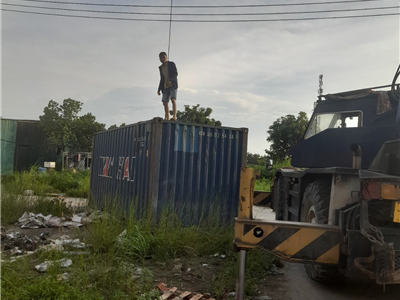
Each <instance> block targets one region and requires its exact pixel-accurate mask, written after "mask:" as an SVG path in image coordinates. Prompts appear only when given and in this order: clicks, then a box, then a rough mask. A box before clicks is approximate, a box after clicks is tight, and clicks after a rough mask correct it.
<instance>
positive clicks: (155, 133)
mask: <svg viewBox="0 0 400 300" xmlns="http://www.w3.org/2000/svg"><path fill="white" fill-rule="evenodd" d="M247 134H248V131H247V129H244V128H242V129H237V128H226V127H212V126H200V125H193V124H184V123H179V122H163V121H162V119H160V118H156V119H153V120H151V121H148V122H143V123H138V124H133V125H129V126H126V127H123V128H119V129H114V130H111V131H105V132H101V133H98V134H95V136H94V146H93V162H94V163H93V168H92V173H91V197H92V198H93V199H95V200H96V201H97V203H98V204H100V206H104V205H105V203H106V202H107V201H110V200H111V199H114V198H115V199H118V201H119V202H120V203H123V204H124V205H125V207H129V205H130V203H132V201H134V200H136V202H137V204H139V208H138V209H139V210H141V211H143V210H145V211H148V212H150V211H151V212H152V214H153V216H160V214H161V213H162V211H163V210H164V209H165V208H166V207H167V206H168V207H171V208H173V209H174V210H175V211H176V212H177V213H178V215H179V216H180V217H181V218H182V219H185V218H186V219H187V220H190V222H191V223H198V222H199V221H200V220H201V218H200V217H201V215H203V216H207V215H208V214H210V213H212V212H213V211H215V210H214V209H215V207H218V208H220V209H221V211H220V216H221V218H220V219H221V220H222V221H224V222H228V221H233V218H234V216H235V215H236V211H237V203H238V198H239V183H240V168H241V167H242V166H245V164H246V154H247ZM128 179H129V180H128Z"/></svg>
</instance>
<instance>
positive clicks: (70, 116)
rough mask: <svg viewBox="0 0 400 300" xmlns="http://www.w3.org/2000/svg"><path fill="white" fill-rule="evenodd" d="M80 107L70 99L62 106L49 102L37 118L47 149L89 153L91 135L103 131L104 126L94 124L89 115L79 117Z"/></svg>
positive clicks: (92, 118)
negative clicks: (55, 148) (67, 149)
mask: <svg viewBox="0 0 400 300" xmlns="http://www.w3.org/2000/svg"><path fill="white" fill-rule="evenodd" d="M82 105H83V103H82V102H79V101H76V100H73V99H70V98H68V99H65V100H64V101H63V103H62V104H59V103H57V102H56V101H53V100H50V101H49V104H48V105H47V106H46V107H45V108H44V110H43V113H44V114H43V115H42V116H40V117H39V119H40V126H41V128H42V130H43V132H44V134H45V136H46V143H47V145H48V146H49V147H57V148H58V149H59V150H61V151H65V149H66V148H67V147H68V148H69V149H70V150H73V151H90V148H91V146H92V136H93V134H94V133H95V132H97V131H101V130H104V129H105V125H104V124H101V123H98V122H96V118H95V117H94V116H93V115H92V114H91V113H88V114H86V115H84V116H81V117H79V116H78V113H79V112H80V111H81V109H82Z"/></svg>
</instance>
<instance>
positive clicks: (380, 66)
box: [2, 0, 399, 153]
mask: <svg viewBox="0 0 400 300" xmlns="http://www.w3.org/2000/svg"><path fill="white" fill-rule="evenodd" d="M121 3H123V2H121ZM157 3H159V4H165V1H158V2H157ZM243 3H247V2H244V1H239V0H235V1H231V2H230V3H229V4H230V5H234V4H243ZM288 3H289V2H288ZM385 3H386V4H387V5H388V6H390V5H398V1H385ZM154 4H156V3H154ZM201 4H202V5H207V4H209V5H217V4H221V5H222V4H226V3H225V2H221V1H202V2H201ZM360 5H361V4H346V6H344V5H343V6H342V8H346V7H359V6H360ZM371 5H375V4H371ZM376 5H378V3H377V4H376ZM324 8H326V9H328V8H329V6H328V5H327V6H325V5H321V6H320V7H319V9H324ZM290 9H291V10H294V8H290ZM310 9H311V8H310ZM184 11H186V12H191V10H190V9H186V10H184ZM269 11H278V9H277V8H275V9H274V10H273V9H272V8H271V9H269ZM2 19H3V20H2V21H3V22H2V75H3V76H2V81H3V85H2V114H3V116H4V117H10V118H27V119H37V118H38V116H39V115H40V114H42V112H43V108H44V107H45V106H46V105H47V103H48V101H49V100H50V99H53V100H55V101H59V102H61V101H62V100H63V99H65V98H69V97H70V98H73V99H76V100H79V101H82V102H84V103H85V104H84V106H83V107H84V108H83V110H84V112H86V111H91V112H92V113H93V114H94V115H95V116H96V117H97V119H98V120H99V121H100V122H103V123H107V124H108V125H112V124H120V123H122V122H125V123H134V122H138V121H142V120H148V119H151V118H153V117H155V116H163V107H162V104H161V99H160V97H159V96H157V94H156V92H157V87H158V81H159V71H158V66H159V64H160V62H159V60H158V53H159V52H160V51H167V48H168V26H167V25H168V23H159V22H129V21H111V20H109V21H107V20H89V19H72V18H61V17H51V16H37V15H27V14H18V13H11V12H3V13H2ZM170 59H171V60H172V61H174V62H175V63H176V64H177V67H178V72H179V86H180V88H179V91H178V109H183V105H185V104H187V105H196V104H198V103H199V104H200V105H201V106H208V107H211V108H213V110H214V112H213V116H214V118H216V119H220V120H221V121H222V123H223V124H224V125H225V124H226V125H227V126H233V127H248V128H249V129H250V137H249V151H252V152H259V153H261V152H262V151H263V149H265V148H266V147H267V144H266V142H265V138H266V134H265V131H266V130H267V129H268V126H270V125H271V124H272V122H273V121H274V120H276V119H277V118H279V117H281V116H283V115H286V114H295V115H296V114H297V113H298V112H299V111H306V112H307V113H308V114H310V113H311V109H312V105H313V101H315V99H316V96H317V89H318V75H319V74H324V92H326V93H332V92H339V91H344V90H351V89H357V88H363V87H368V86H376V85H382V84H388V83H390V81H391V80H392V76H393V75H394V72H395V70H396V68H397V65H398V63H399V20H398V17H396V16H393V17H381V18H359V19H342V20H320V21H300V22H256V23H211V24H210V23H173V24H172V38H171V52H170Z"/></svg>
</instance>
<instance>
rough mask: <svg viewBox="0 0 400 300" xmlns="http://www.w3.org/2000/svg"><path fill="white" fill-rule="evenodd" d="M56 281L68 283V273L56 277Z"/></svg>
mask: <svg viewBox="0 0 400 300" xmlns="http://www.w3.org/2000/svg"><path fill="white" fill-rule="evenodd" d="M57 280H58V281H68V273H62V274H58V275H57Z"/></svg>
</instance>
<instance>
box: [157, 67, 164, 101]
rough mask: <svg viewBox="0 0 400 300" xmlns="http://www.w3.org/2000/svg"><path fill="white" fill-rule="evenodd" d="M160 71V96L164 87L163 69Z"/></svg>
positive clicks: (158, 92)
mask: <svg viewBox="0 0 400 300" xmlns="http://www.w3.org/2000/svg"><path fill="white" fill-rule="evenodd" d="M159 70H160V83H159V84H158V90H157V94H159V95H160V91H162V89H163V86H164V80H163V75H162V72H161V69H159Z"/></svg>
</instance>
